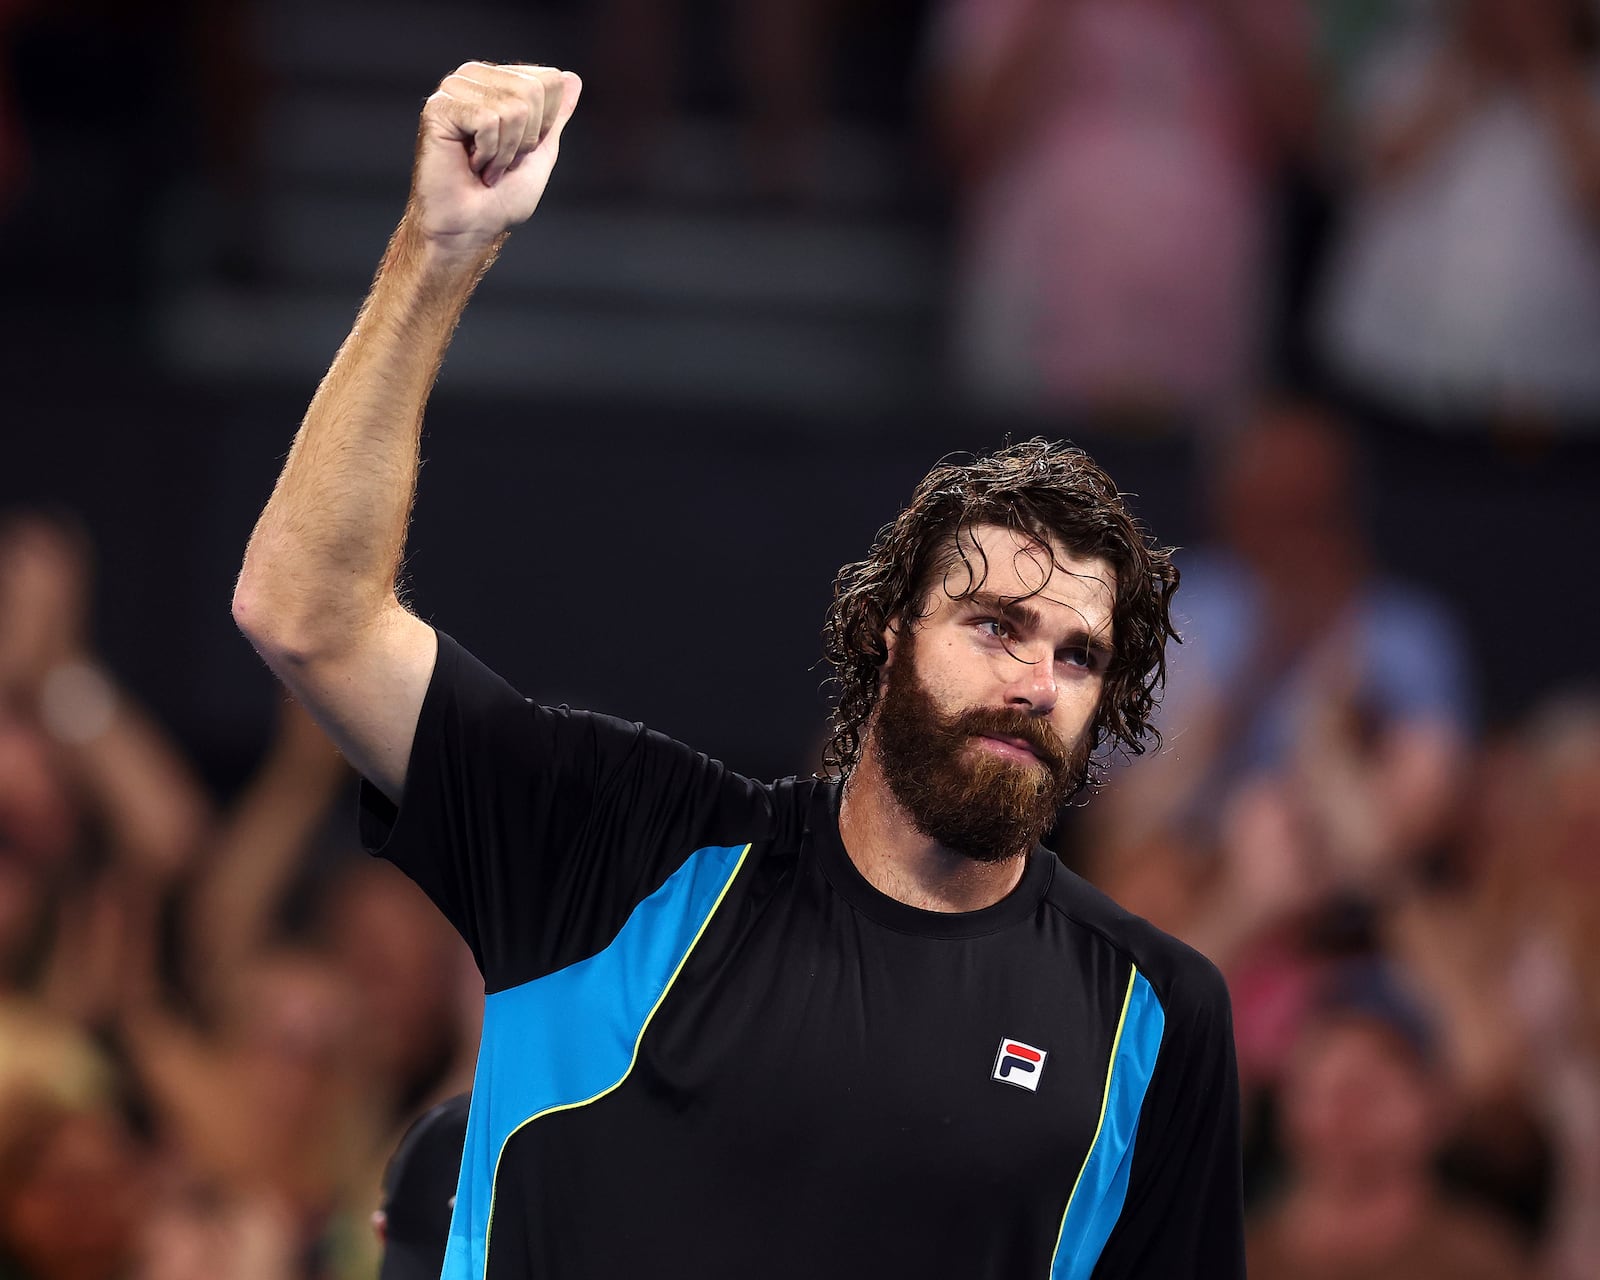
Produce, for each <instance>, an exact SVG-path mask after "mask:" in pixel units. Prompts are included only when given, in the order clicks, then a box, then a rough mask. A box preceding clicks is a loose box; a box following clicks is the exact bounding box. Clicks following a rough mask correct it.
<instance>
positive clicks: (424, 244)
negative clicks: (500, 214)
mask: <svg viewBox="0 0 1600 1280" xmlns="http://www.w3.org/2000/svg"><path fill="white" fill-rule="evenodd" d="M506 234H507V233H506V232H504V231H501V232H498V233H497V234H494V235H489V234H487V233H484V232H481V231H478V232H469V231H457V232H438V231H429V230H427V229H426V228H425V227H424V226H423V225H422V220H421V219H420V218H419V217H418V216H417V212H416V210H415V209H414V208H409V209H407V210H406V213H405V216H404V217H402V218H401V219H400V225H399V227H397V228H396V229H395V234H394V239H393V240H392V241H391V242H390V246H389V254H388V257H387V259H386V262H385V266H386V268H387V267H388V265H389V264H390V263H391V262H403V263H404V264H405V265H406V266H407V267H409V268H410V269H411V270H413V271H415V272H416V273H417V275H418V276H419V277H420V278H421V279H422V281H423V282H424V283H426V284H429V285H434V286H443V287H445V288H449V287H451V286H460V285H465V286H466V287H468V288H470V287H471V286H472V285H474V284H476V283H477V281H478V279H479V277H480V276H482V275H483V273H484V272H485V271H486V270H488V268H489V266H490V264H491V263H493V262H494V260H495V257H496V256H497V255H498V254H499V252H500V246H501V245H503V244H504V243H505V239H506Z"/></svg>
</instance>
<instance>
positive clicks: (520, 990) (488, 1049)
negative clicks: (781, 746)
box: [443, 845, 749, 1280]
mask: <svg viewBox="0 0 1600 1280" xmlns="http://www.w3.org/2000/svg"><path fill="white" fill-rule="evenodd" d="M748 849H749V846H748V845H741V846H730V847H726V848H707V849H700V850H698V851H696V852H695V853H693V854H691V855H690V856H689V858H688V860H687V861H685V862H684V864H683V865H682V866H681V867H679V868H678V870H677V871H675V872H674V873H673V874H672V875H671V877H669V878H668V880H667V882H666V883H665V884H663V885H662V886H661V888H659V889H657V890H656V891H655V893H653V894H651V895H650V896H649V897H648V898H646V899H645V900H644V901H643V902H641V903H640V904H639V905H638V906H637V907H635V908H634V910H633V913H632V914H631V915H630V916H629V917H628V920H627V923H626V924H624V925H623V926H622V929H621V930H620V931H619V932H618V933H617V936H616V937H615V938H614V939H613V940H612V942H611V944H610V945H609V946H607V947H606V949H605V950H604V951H601V952H599V953H598V954H596V955H593V956H590V957H589V958H588V959H586V960H580V961H578V962H577V963H576V964H573V965H569V966H568V967H567V968H565V969H559V970H557V971H556V972H555V973H551V974H547V975H545V976H544V977H542V978H538V979H535V980H534V981H533V982H528V983H524V984H523V985H521V986H519V987H511V988H509V989H507V990H505V991H498V992H496V993H495V994H493V995H491V996H489V997H488V999H487V1000H486V1001H485V1002H484V1010H483V1041H482V1044H481V1046H480V1047H479V1050H478V1068H477V1073H476V1076H475V1078H474V1080H473V1086H472V1110H471V1113H470V1115H469V1117H468V1120H467V1140H466V1148H465V1151H464V1153H463V1155H462V1159H461V1177H460V1180H459V1182H458V1183H457V1188H456V1206H455V1213H454V1215H453V1216H452V1218H451V1222H450V1239H449V1244H448V1245H447V1247H446V1250H445V1260H444V1272H443V1280H480V1278H481V1277H482V1276H483V1275H484V1271H485V1267H486V1265H487V1259H488V1246H489V1236H490V1232H491V1230H492V1228H493V1221H492V1214H493V1209H494V1177H495V1172H496V1168H497V1166H498V1163H499V1159H500V1154H501V1152H502V1151H503V1150H504V1148H505V1144H506V1142H507V1141H508V1140H509V1139H510V1137H511V1135H512V1134H513V1133H515V1132H516V1130H518V1129H520V1128H521V1127H522V1126H523V1125H524V1124H527V1123H528V1122H529V1121H531V1120H536V1119H537V1118H538V1117H539V1116H541V1115H547V1114H549V1113H550V1112H551V1111H557V1110H565V1109H567V1108H569V1107H577V1106H582V1105H584V1104H585V1103H589V1102H594V1101H595V1100H596V1099H598V1098H600V1097H602V1096H603V1095H605V1094H607V1093H609V1092H611V1091H612V1090H613V1089H615V1088H616V1087H617V1086H618V1085H619V1084H621V1083H622V1081H623V1079H624V1078H625V1077H626V1076H627V1074H628V1072H629V1071H630V1070H631V1069H632V1067H633V1063H634V1058H635V1056H636V1055H637V1052H638V1046H639V1041H640V1039H641V1038H642V1037H643V1035H644V1031H645V1028H646V1027H647V1026H648V1025H649V1022H650V1019H651V1017H652V1016H653V1015H654V1014H655V1011H656V1009H657V1007H659V1005H660V1003H661V1001H662V999H663V998H664V997H665V995H666V992H667V989H668V988H669V987H670V986H671V985H672V982H673V979H674V978H676V977H677V975H678V972H679V970H681V969H682V967H683V964H684V962H685V961H686V960H687V959H688V957H689V953H690V952H691V951H692V950H693V949H694V946H695V943H696V942H697V941H698V940H699V938H700V935H701V933H702V932H703V931H704V929H705V926H706V924H707V923H708V922H709V921H710V919H711V916H712V913H713V912H714V911H715V910H716V908H717V905H718V904H719V903H720V902H721V901H722V897H723V894H724V893H726V892H727V889H728V886H729V885H730V884H731V883H732V882H733V877H734V876H735V875H736V874H737V872H738V870H739V866H740V864H741V863H742V862H743V860H744V855H745V853H746V852H747V851H748Z"/></svg>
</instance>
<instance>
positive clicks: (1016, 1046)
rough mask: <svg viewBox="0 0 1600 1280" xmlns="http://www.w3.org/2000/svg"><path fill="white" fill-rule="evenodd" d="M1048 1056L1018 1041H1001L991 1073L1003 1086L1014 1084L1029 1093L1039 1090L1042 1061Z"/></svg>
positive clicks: (1042, 1068) (1042, 1051) (1041, 1050)
mask: <svg viewBox="0 0 1600 1280" xmlns="http://www.w3.org/2000/svg"><path fill="white" fill-rule="evenodd" d="M1048 1056H1049V1055H1048V1054H1046V1053H1045V1051H1044V1050H1043V1049H1035V1048H1034V1047H1033V1046H1032V1045H1031V1044H1023V1043H1022V1041H1020V1040H1002V1041H1001V1042H1000V1052H999V1053H997V1054H995V1055H994V1071H993V1072H992V1073H991V1074H992V1075H993V1077H994V1078H995V1079H996V1080H999V1081H1000V1082H1002V1083H1003V1084H1014V1085H1016V1086H1017V1088H1019V1089H1026V1090H1027V1091H1028V1092H1029V1093H1033V1092H1036V1091H1037V1090H1038V1088H1039V1077H1040V1076H1041V1075H1043V1074H1044V1060H1045V1058H1046V1057H1048Z"/></svg>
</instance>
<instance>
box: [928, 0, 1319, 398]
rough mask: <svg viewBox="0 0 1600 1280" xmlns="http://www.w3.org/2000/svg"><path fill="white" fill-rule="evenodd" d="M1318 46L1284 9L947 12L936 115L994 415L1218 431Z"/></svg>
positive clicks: (1244, 364) (968, 308) (1247, 356)
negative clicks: (1104, 416)
mask: <svg viewBox="0 0 1600 1280" xmlns="http://www.w3.org/2000/svg"><path fill="white" fill-rule="evenodd" d="M1309 38H1310V35H1309V25H1308V22H1307V20H1306V14H1305V11H1304V9H1303V7H1302V6H1301V5H1298V4H1283V3H1281V2H1280V0H1199V2H1197V0H946V3H945V4H944V5H943V6H942V11H941V12H940V13H939V16H938V19H937V26H936V29H935V35H934V49H933V54H932V57H933V63H934V84H933V98H934V114H935V123H936V124H937V126H938V128H939V130H940V132H941V133H942V135H943V137H944V139H945V142H946V144H947V146H948V149H949V151H950V152H951V154H952V155H953V157H954V159H955V163H956V166H957V170H958V175H959V178H960V181H961V185H962V190H961V194H960V206H961V207H960V216H961V223H962V232H961V245H960V253H961V258H962V264H961V267H960V273H961V286H960V300H959V308H960V317H959V325H960V334H959V344H960V348H961V356H962V359H963V362H964V364H965V366H966V369H967V372H968V375H969V377H970V379H971V381H972V383H973V385H974V388H975V390H976V391H977V393H978V394H979V395H980V396H981V397H982V398H983V399H984V400H986V401H988V402H990V403H992V404H997V405H1001V406H1012V407H1024V408H1028V407H1032V408H1038V407H1056V406H1063V405H1064V406H1068V407H1074V408H1084V407H1087V408H1089V409H1092V410H1102V411H1108V412H1114V411H1117V410H1146V411H1148V410H1155V411H1159V412H1162V413H1169V414H1178V415H1182V416H1184V417H1187V418H1190V419H1201V420H1205V419H1209V418H1212V417H1214V416H1215V415H1217V414H1218V413H1219V412H1221V411H1223V410H1225V409H1227V408H1229V407H1231V406H1232V405H1234V404H1235V403H1236V402H1237V401H1238V400H1239V399H1240V398H1241V397H1242V396H1243V394H1244V392H1245V390H1246V388H1247V386H1248V385H1249V384H1250V381H1251V379H1252V377H1253V375H1254V374H1255V373H1256V364H1257V360H1258V354H1259V349H1260V346H1261V340H1262V336H1263V335H1262V334H1261V332H1260V329H1261V327H1262V324H1263V321H1262V310H1261V305H1262V296H1263V287H1264V281H1263V274H1264V272H1265V270H1266V265H1267V259H1268V251H1269V245H1268V243H1267V240H1268V236H1267V222H1268V214H1269V208H1268V206H1269V202H1270V200H1271V194H1272V193H1271V184H1272V179H1273V175H1274V172H1275V171H1276V169H1277V167H1278V165H1279V164H1280V162H1281V161H1282V160H1283V159H1284V157H1286V156H1287V155H1290V154H1292V153H1294V152H1296V151H1298V150H1299V149H1300V148H1302V147H1304V146H1306V145H1307V144H1308V143H1309V141H1310V135H1311V129H1312V125H1313V121H1314V118H1315V102H1316V97H1317V91H1316V87H1315V83H1314V78H1313V76H1312V74H1311V70H1310V65H1309V64H1310V44H1309Z"/></svg>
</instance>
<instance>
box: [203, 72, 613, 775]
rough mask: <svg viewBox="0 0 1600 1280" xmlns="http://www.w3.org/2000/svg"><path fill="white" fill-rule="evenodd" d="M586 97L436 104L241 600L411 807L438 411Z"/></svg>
mask: <svg viewBox="0 0 1600 1280" xmlns="http://www.w3.org/2000/svg"><path fill="white" fill-rule="evenodd" d="M581 87H582V86H581V84H580V83H579V80H578V77H577V76H575V75H573V74H572V73H571V72H561V71H556V70H554V69H552V68H549V67H533V66H496V65H493V64H490V63H483V62H469V63H467V64H465V65H464V66H462V67H461V68H460V69H459V70H457V71H456V72H455V73H454V74H453V75H451V76H448V77H446V78H445V80H444V81H443V82H442V83H441V84H440V86H439V89H438V91H437V92H436V93H434V94H433V96H432V97H430V98H429V99H428V102H427V105H426V106H425V107H424V109H423V112H422V123H421V127H420V129H419V131H418V136H417V153H416V165H415V168H414V170H413V173H412V183H411V197H410V200H409V202H408V203H407V205H406V211H405V216H404V217H403V218H401V220H400V226H399V228H398V229H397V230H396V231H395V233H394V238H393V239H392V240H391V241H390V242H389V248H388V251H387V252H386V253H385V254H384V258H383V263H382V265H381V266H380V267H379V268H378V274H377V278H376V279H375V280H374V281H373V285H372V290H371V292H370V293H369V294H368V295H367V300H366V302H365V304H364V305H363V306H362V308H361V313H360V315H359V316H358V317H357V318H356V324H355V328H354V329H352V330H351V332H350V336H349V337H348V338H347V339H346V340H345V343H344V345H343V346H342V347H341V348H340V349H339V354H338V355H337V356H336V357H335V358H334V361H333V366H332V367H331V368H330V369H329V370H328V374H327V376H326V377H325V378H324V379H323V381H322V385H321V386H320V387H319V388H318V389H317V394H316V396H315V397H314V398H313V399H312V401H311V407H310V409H308V410H307V412H306V417H305V421H304V422H303V423H302V424H301V427H300V431H299V434H298V435H297V436H296V437H295V441H294V446H293V448H292V449H291V450H290V451H289V457H288V460H287V461H286V462H285V463H284V468H283V473H282V475H280V476H279V478H278V483H277V486H276V488H275V489H274V490H273V493H272V497H271V499H270V500H269V501H268V503H267V505H266V508H265V509H264V510H263V511H262V513H261V518H260V519H259V520H258V521H257V522H256V527H255V532H254V533H253V534H252V535H251V537H250V545H249V548H248V549H247V550H246V552H245V558H244V569H243V571H242V572H241V574H240V576H239V582H238V585H237V587H236V588H235V590H234V596H233V616H234V620H235V621H236V622H237V623H238V624H239V627H240V629H241V630H242V631H243V632H244V633H245V635H246V636H247V637H249V639H250V642H251V643H252V644H253V645H254V646H255V647H256V650H257V652H259V653H260V654H261V656H262V658H263V659H265V661H266V663H267V665H268V666H269V667H271V668H272V670H273V671H274V672H275V673H276V674H277V675H278V677H279V678H280V679H281V680H282V681H283V682H284V683H285V684H286V685H288V686H289V688H290V689H292V690H293V691H294V693H295V696H296V697H297V698H299V700H300V701H301V702H302V703H303V704H304V705H305V706H306V707H307V708H308V709H310V711H311V713H312V714H313V715H314V716H315V717H316V719H317V720H318V722H319V723H320V724H321V725H322V727H323V728H324V729H325V730H326V731H327V732H328V734H329V736H331V737H332V738H333V740H334V741H335V742H336V743H337V744H338V745H339V747H340V749H341V750H342V751H343V752H344V753H345V755H346V757H347V758H348V759H349V760H350V762H351V763H352V764H353V765H355V767H356V768H357V769H358V770H360V772H361V773H362V774H363V775H365V776H366V777H367V778H368V779H369V780H370V781H371V782H372V783H373V784H374V785H376V786H377V787H378V788H379V789H380V790H382V791H383V792H384V794H386V795H387V796H388V797H389V798H390V799H391V800H394V801H396V802H398V801H399V799H400V794H401V791H402V789H403V786H404V783H405V771H406V762H407V759H408V757H409V755H410V751H411V740H412V737H413V735H414V734H415V732H416V724H417V716H418V713H419V712H420V710H421V707H422V699H423V695H424V694H425V693H426V691H427V686H428V680H429V677H430V676H431V674H432V671H433V662H434V657H435V654H436V652H437V640H436V637H435V636H434V634H433V630H432V628H430V627H429V626H427V624H425V623H423V622H422V621H420V620H419V619H417V618H416V617H414V616H413V615H412V614H410V613H408V612H407V611H406V610H405V609H404V608H403V607H402V606H401V604H400V601H399V598H398V597H397V595H396V592H395V579H396V576H397V574H398V572H399V565H400V559H401V554H402V551H403V549H404V546H405V536H406V524H407V521H408V519H409V516H410V512H411V502H412V497H413V494H414V492H415V488H416V473H417V442H418V439H419V437H420V434H421V428H422V412H423V407H424V405H425V404H426V402H427V398H428V392H429V391H430V389H431V388H432V386H433V380H434V377H435V376H436V375H437V373H438V370H439V364H440V362H441V361H442V360H443V359H444V353H445V349H446V347H447V346H448V345H449V342H450V337H451V334H452V333H453V332H454V331H455V326H456V323H457V321H458V320H459V319H460V318H461V312H462V310H463V309H464V308H465V307H466V304H467V299H468V298H469V297H470V296H471V294H472V290H473V288H474V286H475V285H476V284H477V282H478V280H479V278H480V277H481V276H482V275H483V273H484V271H485V270H486V269H487V268H488V266H489V264H490V263H491V262H492V261H493V260H494V256H495V254H496V252H497V251H498V250H499V247H500V244H501V242H502V241H503V239H504V236H505V233H506V232H507V231H508V230H509V229H510V228H511V227H513V226H515V225H516V224H517V223H519V222H523V221H525V220H526V219H527V218H528V217H529V216H530V215H531V214H532V213H533V211H534V208H535V207H536V206H537V205H538V203H539V197H540V196H541V195H542V194H543V193H544V188H545V184H546V182H547V181H548V180H549V177H550V171H551V169H552V167H553V166H554V165H555V161H556V151H557V146H558V144H559V141H560V137H561V130H562V128H563V127H564V126H565V124H566V122H567V120H568V119H569V118H570V117H571V115H572V111H573V108H574V107H575V106H576V105H577V100H578V93H579V91H580V89H581Z"/></svg>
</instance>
